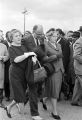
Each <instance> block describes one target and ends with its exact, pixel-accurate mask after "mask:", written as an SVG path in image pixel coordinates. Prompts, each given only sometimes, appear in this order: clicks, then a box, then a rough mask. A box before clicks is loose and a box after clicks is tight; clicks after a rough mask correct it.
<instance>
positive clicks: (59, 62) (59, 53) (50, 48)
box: [45, 41, 64, 73]
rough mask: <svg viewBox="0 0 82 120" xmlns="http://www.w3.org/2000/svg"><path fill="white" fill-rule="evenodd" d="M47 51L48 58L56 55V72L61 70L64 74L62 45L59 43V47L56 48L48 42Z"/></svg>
mask: <svg viewBox="0 0 82 120" xmlns="http://www.w3.org/2000/svg"><path fill="white" fill-rule="evenodd" d="M45 49H46V52H47V55H48V56H53V55H56V57H54V61H53V64H54V67H55V72H57V71H59V70H60V69H61V71H62V72H63V73H64V67H63V62H62V50H61V46H60V44H58V43H57V46H56V48H55V47H54V46H53V45H52V44H51V43H50V42H49V41H48V42H47V41H46V42H45Z"/></svg>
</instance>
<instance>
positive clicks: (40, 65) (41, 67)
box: [37, 59, 42, 68]
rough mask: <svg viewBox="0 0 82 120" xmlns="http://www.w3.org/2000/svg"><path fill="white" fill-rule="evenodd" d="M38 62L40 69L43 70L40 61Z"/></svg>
mask: <svg viewBox="0 0 82 120" xmlns="http://www.w3.org/2000/svg"><path fill="white" fill-rule="evenodd" d="M37 62H38V65H39V67H40V68H42V66H41V64H40V62H39V60H38V59H37Z"/></svg>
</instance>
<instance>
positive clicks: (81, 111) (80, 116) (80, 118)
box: [0, 101, 82, 120]
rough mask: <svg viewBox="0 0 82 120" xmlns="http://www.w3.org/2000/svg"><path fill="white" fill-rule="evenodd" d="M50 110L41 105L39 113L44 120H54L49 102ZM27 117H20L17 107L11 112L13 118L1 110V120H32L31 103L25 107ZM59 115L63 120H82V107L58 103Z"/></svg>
mask: <svg viewBox="0 0 82 120" xmlns="http://www.w3.org/2000/svg"><path fill="white" fill-rule="evenodd" d="M3 102H4V104H6V105H7V104H9V103H8V102H5V101H3ZM47 106H48V110H47V111H45V110H44V109H43V108H42V104H41V103H39V113H40V116H41V117H43V118H44V120H54V119H53V118H52V117H51V115H50V111H51V106H50V103H49V102H47ZM25 112H26V114H25V115H20V114H19V113H18V110H17V108H16V107H14V108H13V109H12V111H11V114H12V118H11V119H10V118H8V117H7V115H6V112H5V110H4V109H2V108H0V120H32V119H31V116H30V108H29V103H28V104H27V105H26V107H25ZM58 113H59V115H60V116H61V120H82V107H75V106H71V105H70V102H69V101H61V102H58Z"/></svg>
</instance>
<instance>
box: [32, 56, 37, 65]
mask: <svg viewBox="0 0 82 120" xmlns="http://www.w3.org/2000/svg"><path fill="white" fill-rule="evenodd" d="M32 61H33V64H34V65H35V64H36V62H37V58H36V56H34V57H32Z"/></svg>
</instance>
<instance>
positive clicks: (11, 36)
mask: <svg viewBox="0 0 82 120" xmlns="http://www.w3.org/2000/svg"><path fill="white" fill-rule="evenodd" d="M17 32H18V33H20V34H21V36H22V33H21V32H20V30H17V29H12V30H11V31H10V33H11V35H10V42H12V40H13V35H14V34H15V33H17Z"/></svg>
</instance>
